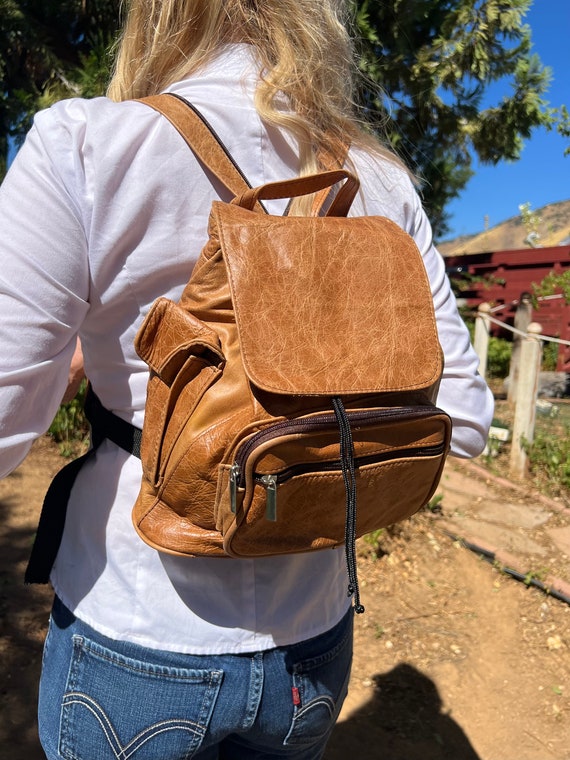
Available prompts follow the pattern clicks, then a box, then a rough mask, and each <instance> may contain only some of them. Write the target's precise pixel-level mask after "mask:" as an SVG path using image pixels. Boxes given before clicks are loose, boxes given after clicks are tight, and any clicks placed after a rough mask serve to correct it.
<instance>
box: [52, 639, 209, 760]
mask: <svg viewBox="0 0 570 760" xmlns="http://www.w3.org/2000/svg"><path fill="white" fill-rule="evenodd" d="M222 678H223V672H222V671H221V670H187V669H182V668H173V667H168V666H165V665H160V664H154V663H151V662H142V661H139V660H135V659H131V658H128V657H124V656H123V655H120V654H118V653H116V652H113V651H112V650H109V649H107V648H105V647H103V646H101V645H99V644H96V643H94V642H93V641H90V640H89V639H87V638H85V637H83V636H74V638H73V659H72V662H71V667H70V671H69V677H68V681H67V686H66V691H65V694H64V697H63V704H62V709H61V726H60V737H59V751H60V753H61V756H62V757H63V758H67V760H93V758H97V760H116V759H117V758H129V759H132V760H187V759H188V758H191V757H193V755H194V754H195V753H196V752H197V751H198V749H199V748H200V745H201V744H202V741H203V739H204V736H205V734H206V731H207V728H208V725H209V722H210V719H211V715H212V711H213V708H214V705H215V702H216V698H217V695H218V692H219V689H220V685H221V682H222Z"/></svg>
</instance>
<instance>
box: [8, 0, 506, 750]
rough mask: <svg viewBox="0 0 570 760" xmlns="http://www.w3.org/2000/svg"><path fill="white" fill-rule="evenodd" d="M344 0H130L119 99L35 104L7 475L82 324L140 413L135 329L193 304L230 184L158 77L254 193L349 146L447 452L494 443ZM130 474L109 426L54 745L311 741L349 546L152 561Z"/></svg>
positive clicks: (69, 628) (41, 422)
mask: <svg viewBox="0 0 570 760" xmlns="http://www.w3.org/2000/svg"><path fill="white" fill-rule="evenodd" d="M343 6H344V3H342V2H339V0H263V2H257V0H132V2H131V3H130V9H129V12H128V17H127V20H126V26H125V30H124V34H123V37H122V40H121V44H120V48H119V53H118V57H117V64H116V69H115V73H114V76H113V79H112V82H111V85H110V88H109V97H108V98H98V99H95V100H91V101H85V100H80V99H73V100H68V101H65V102H62V103H58V104H57V105H55V106H54V107H52V108H51V109H49V110H48V111H45V112H42V113H39V114H38V115H37V117H36V120H35V125H34V127H33V129H32V130H31V132H30V134H29V135H28V138H27V140H26V143H25V144H24V146H23V147H22V149H21V151H20V153H19V154H18V156H17V159H16V161H15V162H14V165H13V166H12V168H11V170H10V172H9V174H8V176H7V178H6V180H5V182H4V184H3V185H2V188H1V190H0V226H1V228H2V230H3V234H2V240H1V242H0V247H1V255H2V262H3V267H2V272H1V273H0V362H1V366H0V399H1V403H0V415H1V430H2V437H1V442H0V471H1V474H3V475H4V474H6V473H8V472H10V471H11V470H12V469H13V468H14V467H16V466H17V465H18V464H19V463H20V462H21V461H22V459H23V458H24V457H25V455H26V453H27V452H28V450H29V447H30V445H31V442H32V441H33V439H35V438H36V437H38V436H39V435H41V434H42V433H43V432H44V431H45V430H46V429H47V427H48V426H49V424H50V422H51V420H52V418H53V416H54V414H55V412H56V410H57V407H58V404H59V401H60V399H61V398H62V396H63V393H64V391H65V387H66V381H67V376H68V371H69V367H70V362H71V359H72V355H73V353H74V348H75V344H76V340H77V337H80V339H81V344H82V347H83V352H84V362H85V370H86V374H87V376H88V377H89V378H90V381H91V383H92V385H93V388H94V390H95V392H96V394H97V396H98V397H99V399H100V400H101V402H102V403H103V405H104V406H105V407H106V408H108V409H110V410H112V411H114V412H115V413H116V414H117V415H119V416H120V417H122V418H123V419H125V420H127V421H129V422H131V423H133V424H134V425H136V426H138V427H141V426H142V420H143V416H144V403H145V392H146V383H147V378H148V373H147V367H146V365H145V364H144V363H143V362H142V361H141V360H140V359H139V358H138V356H137V355H136V353H135V350H134V347H133V340H134V337H135V334H136V332H137V330H138V328H139V327H140V325H141V322H142V320H143V318H144V315H145V314H146V312H147V311H148V309H149V306H150V304H151V303H152V302H153V301H154V299H155V298H157V297H158V296H161V295H165V296H167V297H169V298H172V299H177V298H178V297H179V295H180V293H181V291H182V288H183V286H184V285H185V284H186V281H187V279H188V276H189V273H190V271H191V268H192V264H193V262H194V261H195V260H196V257H197V256H198V253H199V251H200V249H201V246H202V244H203V243H204V241H205V239H206V221H207V216H208V212H209V209H210V205H211V202H212V200H214V199H216V198H218V197H220V196H222V197H224V192H225V191H224V190H223V189H222V188H220V187H219V185H218V183H217V182H216V181H212V180H210V179H209V178H208V176H207V175H206V174H205V173H204V171H203V169H202V168H201V166H200V165H199V163H198V162H197V160H196V159H195V157H194V156H193V154H192V152H191V151H190V150H189V149H188V148H187V146H186V145H185V144H184V142H183V141H182V139H181V138H180V136H179V135H178V133H177V132H176V131H175V130H174V129H173V128H172V126H171V125H170V124H169V123H168V122H167V121H166V119H164V118H163V117H161V116H160V115H159V114H157V113H156V112H155V111H153V110H151V109H150V108H148V107H147V106H145V105H144V104H141V103H137V102H133V101H132V98H138V97H141V96H145V95H150V94H156V93H158V92H161V91H169V92H172V93H175V94H178V95H181V96H183V97H184V98H185V99H187V100H189V101H190V102H191V103H192V104H194V106H196V107H197V108H198V109H199V110H200V111H201V112H202V114H203V115H204V116H205V117H206V119H207V120H208V122H209V123H210V124H211V125H212V126H213V127H214V129H215V131H216V132H217V134H218V135H219V136H220V137H221V139H222V141H223V142H224V143H225V145H226V147H227V148H228V150H229V152H230V153H231V155H232V156H233V158H234V160H235V161H236V162H237V164H238V165H239V166H240V168H241V170H242V171H243V173H244V174H245V175H246V176H247V178H248V180H249V182H250V183H251V185H253V186H256V185H260V184H264V183H267V182H271V181H275V180H280V179H285V178H287V177H293V176H295V175H297V174H299V173H309V172H311V171H313V170H315V169H317V168H318V166H317V159H316V156H317V154H319V153H320V154H321V155H322V152H323V151H326V150H327V149H328V150H333V151H334V147H335V145H337V144H338V140H342V141H343V142H350V143H351V144H352V148H351V150H350V156H349V161H350V163H351V166H352V168H353V169H354V170H355V171H356V172H357V173H358V175H359V177H360V180H361V184H362V188H363V193H362V195H361V197H360V198H359V199H358V200H357V202H356V203H355V206H354V208H353V212H352V213H355V214H364V213H366V214H381V215H384V216H387V217H389V218H391V219H393V220H394V221H395V222H396V223H397V224H399V225H400V226H401V227H403V228H404V229H405V230H406V231H407V232H409V233H410V234H411V235H412V236H413V237H414V238H415V241H416V243H417V245H418V247H419V249H420V251H421V252H422V255H423V257H424V261H425V265H426V269H427V272H428V275H429V278H430V282H431V286H432V292H433V298H434V304H435V309H436V316H437V321H438V329H439V334H440V342H441V344H442V347H443V350H444V354H445V373H444V377H443V379H442V382H441V388H440V393H439V397H438V405H439V406H440V407H442V408H443V409H444V410H445V411H447V412H448V413H449V414H450V415H451V417H452V419H453V422H454V429H453V441H452V452H453V453H454V454H456V455H458V456H474V455H476V454H478V453H480V451H481V450H482V448H483V446H484V442H485V436H486V431H487V428H488V425H489V424H490V418H491V414H492V400H491V396H490V393H489V391H488V389H487V388H486V386H485V384H484V382H483V381H482V379H481V378H480V377H479V376H478V374H477V371H476V368H477V357H476V356H475V354H474V352H473V350H472V348H471V347H470V345H469V337H468V334H467V331H466V329H465V327H464V325H463V323H462V322H461V320H460V318H459V316H458V314H457V311H456V307H455V301H454V298H453V296H452V294H451V292H450V289H449V284H448V281H447V279H446V277H445V273H444V265H443V262H442V259H441V258H440V257H439V255H438V254H437V252H436V251H435V249H434V247H433V244H432V237H431V231H430V227H429V224H428V222H427V219H426V217H425V214H424V212H423V211H422V208H421V205H420V202H419V200H418V198H417V195H416V193H415V192H414V190H413V186H412V183H411V181H410V178H409V176H408V174H407V172H406V171H405V170H404V169H403V167H402V166H401V165H400V164H399V162H398V161H397V160H396V159H394V158H393V157H392V156H391V155H390V154H389V153H388V152H387V151H385V150H384V149H383V148H382V147H381V146H380V145H379V144H377V143H376V142H375V141H373V140H372V138H370V137H368V136H366V135H365V133H364V132H363V131H361V129H360V128H359V126H358V124H357V122H356V120H355V118H354V116H353V109H352V104H351V93H352V92H354V71H355V67H354V65H353V54H352V49H351V45H350V40H349V38H348V36H347V33H346V31H345V27H344V26H343V23H342V20H343V19H342V16H343V13H342V11H343ZM270 210H272V211H274V212H275V213H279V212H280V211H282V210H283V204H282V203H281V202H273V205H272V206H271V208H270ZM297 210H298V211H299V209H297ZM301 210H302V209H301ZM140 476H141V471H140V461H139V460H138V459H136V458H135V457H133V456H129V455H128V454H127V453H126V452H124V451H123V450H122V449H119V448H118V447H116V446H115V445H114V444H112V443H111V442H109V441H105V442H104V443H103V444H102V445H101V447H100V448H99V449H98V451H97V453H96V455H95V456H94V457H93V458H92V460H91V461H90V462H89V463H88V464H86V465H85V466H84V467H83V468H82V470H81V472H80V473H79V476H78V478H77V481H76V483H75V486H74V488H73V491H72V494H71V498H70V500H69V505H68V512H67V518H66V524H65V531H64V535H63V540H62V543H61V547H60V550H59V553H58V556H57V559H56V562H55V566H54V568H53V572H52V575H51V581H52V583H53V586H54V589H55V592H56V599H55V603H54V608H53V613H52V617H51V620H50V627H49V632H48V636H47V640H46V645H45V654H44V665H43V673H42V679H41V685H40V735H41V741H42V744H43V747H44V750H45V752H46V755H47V757H48V758H50V760H51V759H52V758H70V757H73V758H76V759H79V760H87V758H93V759H95V758H97V760H101V758H105V757H109V758H110V757H119V756H125V757H127V756H128V757H131V756H132V757H136V758H139V757H140V758H147V757H148V758H150V757H152V758H153V759H154V760H157V759H160V758H183V757H184V758H189V757H199V758H204V760H207V759H209V758H217V757H224V758H246V757H247V758H251V757H259V758H284V757H287V758H295V759H299V760H309V758H310V759H312V758H319V757H321V756H322V753H323V751H324V747H325V744H326V741H327V738H328V736H329V734H330V732H331V730H332V727H333V724H334V721H335V719H336V717H337V715H338V712H339V710H340V707H341V705H342V702H343V699H344V696H345V694H346V689H347V682H348V677H349V670H350V660H351V630H352V615H351V611H350V610H349V600H347V598H346V595H345V590H344V589H345V587H346V584H345V568H344V564H343V563H344V558H343V554H342V552H317V553H313V554H307V555H305V554H303V555H295V556H289V557H280V558H266V559H261V560H232V561H227V560H222V561H220V560H217V559H209V558H198V559H190V560H188V559H185V558H179V557H172V556H168V555H165V554H159V553H158V552H156V551H154V550H153V549H151V548H150V547H149V546H147V545H146V544H145V543H143V542H142V541H141V540H140V539H139V538H138V537H137V536H136V534H135V531H134V528H133V526H132V522H131V508H132V505H133V503H134V501H135V499H136V496H137V493H138V488H139V484H140Z"/></svg>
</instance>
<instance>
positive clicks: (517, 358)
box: [507, 293, 532, 406]
mask: <svg viewBox="0 0 570 760" xmlns="http://www.w3.org/2000/svg"><path fill="white" fill-rule="evenodd" d="M531 322H532V296H531V294H530V293H521V297H520V299H519V305H518V306H517V310H516V312H515V328H516V329H517V330H519V331H520V332H521V333H526V332H527V330H528V326H529V325H530V323H531ZM523 340H524V336H522V335H519V333H515V334H514V335H513V349H512V353H511V363H510V366H509V390H508V393H507V399H508V402H509V404H510V405H511V406H514V405H515V404H516V402H517V386H518V382H519V372H520V363H521V346H522V343H523Z"/></svg>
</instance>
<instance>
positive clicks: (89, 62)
mask: <svg viewBox="0 0 570 760" xmlns="http://www.w3.org/2000/svg"><path fill="white" fill-rule="evenodd" d="M119 6H120V0H0V179H1V177H2V176H3V174H4V171H5V168H6V157H7V151H8V145H9V141H10V140H14V141H15V142H16V143H18V142H19V141H20V140H21V139H22V138H23V136H24V135H25V134H26V132H27V131H28V129H29V127H30V123H31V118H32V116H33V114H34V113H35V111H37V110H38V109H39V108H42V107H45V106H47V105H49V104H50V103H52V102H54V101H55V100H57V99H59V98H62V97H70V96H73V95H87V96H91V95H98V94H102V93H103V92H104V89H105V84H106V77H107V75H108V72H109V68H110V66H109V57H108V50H109V47H110V45H111V43H112V41H113V39H114V37H115V35H116V32H117V29H118V25H119Z"/></svg>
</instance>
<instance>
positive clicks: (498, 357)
mask: <svg viewBox="0 0 570 760" xmlns="http://www.w3.org/2000/svg"><path fill="white" fill-rule="evenodd" d="M512 351H513V344H512V343H511V342H510V341H508V340H505V339H504V338H494V337H493V336H491V337H490V338H489V350H488V352H487V376H488V377H492V378H503V377H507V376H508V374H509V365H510V363H511V354H512Z"/></svg>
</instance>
